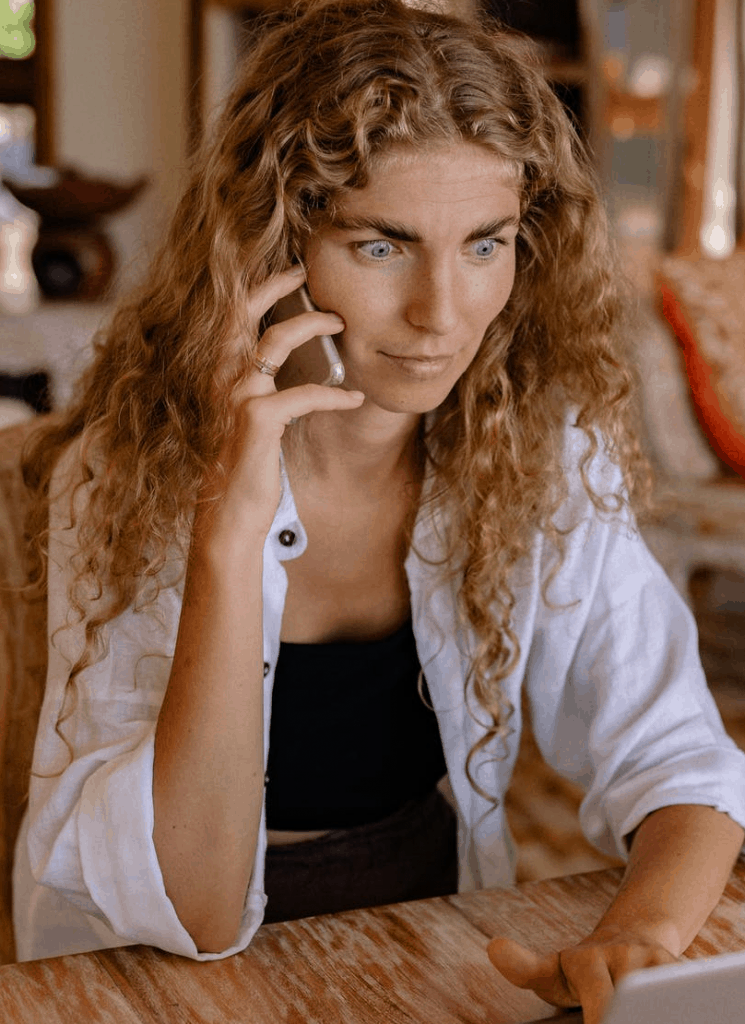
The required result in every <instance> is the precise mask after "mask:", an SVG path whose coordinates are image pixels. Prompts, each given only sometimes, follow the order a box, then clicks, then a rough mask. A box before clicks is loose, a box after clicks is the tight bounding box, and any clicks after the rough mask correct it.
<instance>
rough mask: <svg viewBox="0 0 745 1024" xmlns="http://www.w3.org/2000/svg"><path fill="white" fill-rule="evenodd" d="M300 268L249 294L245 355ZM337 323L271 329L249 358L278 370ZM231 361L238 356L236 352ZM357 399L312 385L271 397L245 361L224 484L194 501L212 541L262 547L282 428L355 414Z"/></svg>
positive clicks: (273, 500) (269, 387)
mask: <svg viewBox="0 0 745 1024" xmlns="http://www.w3.org/2000/svg"><path fill="white" fill-rule="evenodd" d="M303 280H304V273H303V270H302V268H299V269H295V268H293V269H292V270H288V271H285V272H284V273H281V274H278V275H276V276H275V277H273V278H271V279H270V280H268V281H266V282H264V283H263V284H262V285H260V286H259V287H257V288H256V289H255V290H254V291H253V293H252V294H251V296H250V298H249V306H248V310H247V316H246V322H247V325H248V326H247V331H248V336H247V335H246V334H242V335H241V336H240V337H239V338H238V339H237V345H239V346H248V347H251V348H252V347H253V345H252V341H253V339H252V337H251V333H253V332H255V333H258V325H259V324H260V323H261V319H262V317H263V316H265V314H266V313H267V312H268V311H269V310H270V309H271V308H272V306H273V305H274V304H275V302H277V301H278V300H279V299H280V298H282V297H283V296H285V295H289V294H290V292H293V291H295V290H296V289H297V288H299V287H300V285H301V284H302V283H303ZM343 329H344V321H343V320H342V319H341V317H339V316H337V314H336V313H322V312H318V311H315V312H310V313H301V314H300V315H299V316H295V317H292V318H291V319H289V320H284V321H282V322H281V323H277V324H272V325H271V326H270V327H269V328H268V329H267V330H266V332H265V333H264V334H263V336H262V337H261V338H260V339H259V342H258V345H257V346H256V349H255V354H256V355H257V356H259V357H261V358H262V359H264V360H267V361H268V362H269V363H273V364H274V365H275V366H277V367H280V366H281V365H282V364H283V363H284V361H285V360H286V359H287V357H288V356H289V354H290V353H291V352H292V350H293V349H295V348H298V347H299V346H300V345H302V344H304V343H305V342H306V341H309V340H310V339H311V338H313V337H315V336H316V335H319V334H337V333H338V332H339V331H342V330H343ZM236 354H237V355H242V354H243V353H239V352H236ZM364 397H365V396H364V395H363V394H362V392H360V391H344V390H342V389H341V388H334V387H325V386H322V385H319V384H303V385H301V386H299V387H293V388H288V389H287V390H285V391H277V388H276V387H275V384H274V377H273V376H271V375H270V374H268V373H265V372H262V371H261V370H260V369H259V368H258V367H257V366H256V364H255V363H254V361H253V359H252V360H251V370H250V372H249V373H248V375H247V376H246V378H245V379H244V381H243V382H242V383H241V384H240V385H239V386H238V388H237V390H236V391H235V392H234V394H233V397H232V401H233V403H234V413H235V430H234V431H233V432H232V435H231V436H230V437H226V438H225V444H224V446H223V449H222V451H221V453H220V462H221V464H222V465H223V466H224V467H225V469H226V473H227V484H226V485H225V484H222V485H219V484H218V481H217V480H214V481H211V482H208V483H207V484H206V485H205V487H204V488H203V490H202V493H201V495H200V504H199V513H198V515H199V516H200V518H201V521H202V522H204V520H205V519H206V521H207V522H208V524H209V527H208V532H209V534H210V537H211V538H212V539H216V538H217V537H218V536H220V537H222V536H226V535H229V536H232V537H235V536H238V537H241V538H242V539H243V540H244V541H245V538H246V536H247V534H248V535H249V536H250V535H251V534H254V535H255V536H257V538H258V537H259V536H260V538H261V541H262V543H263V539H264V537H265V536H266V534H267V533H268V531H269V529H270V527H271V524H272V521H273V519H274V515H275V512H276V510H277V505H278V503H279V498H280V472H279V455H280V445H281V441H282V435H283V434H284V430H285V427H286V426H287V425H288V424H289V423H290V422H291V421H292V420H295V419H298V418H299V417H301V416H306V415H307V414H308V413H311V412H329V411H333V410H345V409H356V408H358V407H359V406H360V405H361V404H362V402H363V401H364Z"/></svg>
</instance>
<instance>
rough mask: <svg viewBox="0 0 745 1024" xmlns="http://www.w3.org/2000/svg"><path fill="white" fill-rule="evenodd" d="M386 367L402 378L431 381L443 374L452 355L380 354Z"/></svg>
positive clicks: (448, 365) (449, 363)
mask: <svg viewBox="0 0 745 1024" xmlns="http://www.w3.org/2000/svg"><path fill="white" fill-rule="evenodd" d="M380 354H381V355H382V356H383V358H384V359H385V361H386V362H387V363H388V365H389V366H390V367H392V368H394V369H395V370H397V371H398V372H399V373H401V374H403V375H404V376H406V377H408V378H410V379H414V380H431V379H433V378H435V377H439V376H440V374H442V373H445V372H446V371H447V370H448V369H449V367H450V365H451V363H452V361H453V356H452V355H446V356H430V355H422V354H417V355H410V354H409V353H407V354H406V355H405V356H397V355H392V354H391V353H390V352H381V353H380Z"/></svg>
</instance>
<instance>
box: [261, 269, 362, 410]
mask: <svg viewBox="0 0 745 1024" xmlns="http://www.w3.org/2000/svg"><path fill="white" fill-rule="evenodd" d="M315 311H316V307H315V306H314V305H313V303H312V301H311V298H310V296H309V295H308V291H307V289H306V287H305V285H302V287H300V288H298V289H297V291H294V292H291V293H290V294H289V295H286V296H285V297H284V298H282V299H280V300H279V302H277V304H276V305H275V306H274V309H273V310H272V312H271V314H270V320H271V322H272V323H280V322H281V321H282V320H289V319H290V318H291V317H293V316H298V315H299V314H300V313H312V312H315ZM274 383H275V385H276V387H277V391H284V390H285V389H286V388H291V387H297V386H298V385H299V384H324V385H326V386H327V387H336V386H338V385H339V384H343V383H344V364H343V363H342V361H341V356H340V355H339V353H338V351H337V349H336V345H335V344H334V342H333V341H332V339H331V338H330V337H329V336H328V335H327V334H319V335H318V336H317V337H315V338H311V339H310V341H306V342H305V344H303V345H300V346H299V347H298V348H296V349H293V350H292V352H290V354H289V356H288V357H287V359H286V360H285V361H284V363H283V364H282V366H281V367H280V370H279V373H278V374H277V376H276V377H275V378H274Z"/></svg>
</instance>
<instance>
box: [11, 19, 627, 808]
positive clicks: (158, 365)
mask: <svg viewBox="0 0 745 1024" xmlns="http://www.w3.org/2000/svg"><path fill="white" fill-rule="evenodd" d="M461 141H463V142H471V143H476V144H478V145H482V146H485V147H487V148H488V149H489V150H491V151H492V152H494V153H496V154H499V155H500V156H501V157H502V158H504V159H505V160H506V161H508V162H509V163H510V164H511V165H512V166H514V167H515V168H516V170H517V171H518V180H519V188H520V197H521V213H522V218H521V224H520V230H519V234H518V237H517V243H516V245H517V250H516V261H517V270H516V278H515V285H514V289H513V292H512V295H511V297H510V299H509V301H508V303H507V305H506V307H505V309H504V310H503V311H502V312H501V313H500V315H499V316H498V317H497V319H496V320H495V321H494V322H493V323H492V324H491V325H490V327H489V329H488V330H487V332H486V335H485V338H484V342H483V344H482V346H481V348H480V350H479V352H478V355H477V356H476V358H475V360H474V361H473V363H472V365H471V366H470V367H469V368H468V370H467V371H466V372H465V373H464V374H463V376H462V377H461V379H460V380H459V381H458V383H457V385H456V386H455V388H454V389H453V391H452V392H451V394H450V395H449V396H448V398H447V399H446V400H445V402H444V403H443V404H442V406H441V407H440V408H439V410H438V411H437V413H436V415H435V416H434V417H433V419H432V422H431V425H430V426H429V428H428V430H427V432H426V434H425V435H424V436H423V439H422V445H423V458H425V459H426V460H427V462H428V466H429V470H430V472H431V475H432V477H433V479H434V481H435V489H434V500H437V501H445V500H448V501H450V500H452V508H453V509H454V510H457V511H456V513H455V514H454V516H453V518H452V521H451V525H450V532H449V534H448V537H447V538H446V540H447V556H448V557H447V560H446V562H445V563H444V565H443V568H444V569H446V570H447V571H449V572H453V573H457V574H458V576H459V578H460V579H461V583H460V589H459V593H460V605H461V613H462V615H463V616H464V618H465V619H466V620H468V621H469V622H470V623H471V624H472V626H473V628H474V629H475V631H476V633H477V635H478V637H479V640H480V643H479V647H478V650H477V652H476V655H475V658H474V661H473V664H472V668H471V672H470V675H469V678H468V680H467V681H466V691H467V692H466V694H465V698H466V700H467V702H468V703H469V704H470V698H472V697H473V698H475V699H476V701H477V702H478V704H479V705H480V706H481V708H483V709H484V710H485V711H486V713H487V715H488V716H489V720H490V722H491V725H490V726H489V728H488V729H487V730H486V733H485V735H484V736H483V737H482V738H481V739H480V740H479V742H478V743H477V744H476V745H475V746H474V747H473V748H472V750H471V751H470V752H469V755H468V761H467V764H466V770H467V772H468V775H469V779H470V780H471V784H472V785H473V786H474V787H475V788H476V789H477V790H479V792H483V791H482V790H481V788H480V787H479V786H478V784H477V783H476V781H475V779H474V777H473V774H472V772H471V763H472V760H473V757H474V756H475V754H476V753H477V752H478V751H479V750H480V749H483V748H484V747H486V746H487V745H488V744H490V743H491V742H492V740H493V739H494V737H495V736H500V737H502V738H503V737H504V736H505V735H506V734H507V732H509V731H510V727H509V725H508V719H509V715H510V711H511V709H510V708H509V707H505V706H504V701H503V697H502V688H501V682H502V680H503V679H504V678H505V677H506V675H507V674H508V673H509V672H510V670H511V668H512V667H513V666H514V664H515V663H516V660H517V658H518V654H519V651H518V643H517V638H516V636H515V634H514V631H513V629H512V627H511V613H512V609H513V604H514V596H513V593H512V590H511V586H510V580H511V574H512V571H513V569H514V567H515V565H516V563H517V562H518V561H519V560H520V558H521V557H523V556H524V555H525V554H526V552H527V551H528V549H529V546H530V544H531V538H532V537H533V536H534V535H535V531H536V530H542V531H544V532H545V533H546V534H547V535H548V536H549V537H551V538H552V539H553V541H554V542H555V543H556V545H557V549H558V551H559V556H560V554H561V550H562V536H561V534H560V532H559V531H558V530H557V529H556V528H555V527H554V526H553V524H552V521H553V517H554V514H555V513H556V511H557V510H558V508H559V507H560V505H561V503H562V501H563V500H564V499H565V497H566V493H567V483H566V479H565V472H564V468H563V465H562V454H561V453H562V439H563V435H564V432H565V424H566V415H567V408H568V407H570V406H571V407H572V408H573V409H575V410H576V424H577V426H578V427H579V428H580V429H581V430H583V431H584V432H585V434H586V435H587V438H588V442H589V445H588V450H587V454H586V456H585V459H584V460H583V463H582V474H583V481H584V484H585V487H586V489H587V491H588V493H589V494H590V497H591V498H592V500H593V502H594V503H595V504H596V506H598V507H605V504H604V503H605V501H606V496H602V495H597V494H595V493H593V492H592V489H591V487H590V484H589V482H588V479H587V475H586V474H585V467H586V465H587V464H588V460H589V459H590V458H591V457H592V455H593V454H594V453H595V452H596V451H597V448H598V445H599V444H604V445H605V447H606V448H607V449H608V450H609V451H610V453H611V455H612V456H613V458H615V459H616V460H617V462H618V463H619V465H620V467H621V469H622V471H623V475H624V480H625V490H624V493H623V494H619V495H616V496H615V499H616V502H617V504H618V503H622V502H624V501H627V500H628V498H629V496H631V495H633V494H635V493H638V492H639V490H640V487H639V484H640V481H641V480H642V477H643V474H642V472H641V467H642V459H641V456H640V452H639V447H638V445H637V443H636V441H635V440H634V437H633V433H632V431H631V429H630V416H629V407H630V399H631V395H632V386H631V385H632V377H631V372H630V369H629V367H628V366H627V363H626V360H625V358H624V356H623V352H622V348H621V342H620V341H619V338H620V332H619V326H620V324H621V322H622V310H623V302H622V296H621V294H620V288H619V274H618V270H617V268H616V266H615V263H614V258H613V255H612V250H611V246H610V243H609V238H608V230H607V224H606V218H605V214H604V210H603V206H602V203H601V200H600V198H599V194H598V188H597V185H596V182H595V179H594V174H593V170H592V165H591V162H590V160H589V158H588V156H587V154H586V152H585V150H584V147H583V145H582V144H581V142H580V140H579V139H578V136H577V133H576V131H575V129H574V127H573V125H572V123H571V122H570V119H569V118H568V116H567V114H566V113H565V111H564V109H563V107H562V105H561V103H560V102H559V100H558V99H557V98H556V96H555V95H554V93H553V91H552V90H551V88H550V87H549V85H548V84H547V83H546V81H545V78H544V75H543V73H542V70H541V68H540V66H539V64H538V61H537V60H536V58H535V56H534V55H533V52H532V50H531V48H530V47H529V45H528V44H527V43H526V41H525V40H524V39H523V38H522V37H519V36H517V35H515V34H512V33H508V32H506V31H503V30H499V29H498V28H496V27H495V26H494V25H490V26H488V27H487V26H484V27H479V26H477V25H473V24H465V23H463V22H461V21H459V20H457V19H453V18H451V17H448V16H446V15H444V14H442V13H438V12H436V11H433V10H423V9H415V8H412V7H409V6H406V5H404V4H403V3H401V2H399V0H372V2H370V0H364V2H360V0H330V2H324V0H320V2H318V0H311V2H308V3H305V2H301V3H299V4H297V5H296V6H295V7H293V8H292V9H291V10H289V11H284V12H282V13H280V14H277V15H275V16H274V17H273V18H271V19H269V22H268V24H266V25H265V26H264V27H263V30H262V32H261V33H259V34H257V36H256V37H255V39H254V42H253V46H252V50H251V53H250V58H249V59H248V60H247V62H246V63H245V66H244V67H243V68H242V70H241V72H240V74H239V77H238V80H237V82H236V84H235V86H234V88H233V90H232V92H231V94H230V96H229V97H228V99H227V102H226V104H225V106H224V110H223V112H222V114H221V116H220V118H219V119H218V120H217V121H216V123H215V124H214V127H213V129H212V131H211V133H210V135H209V138H208V139H206V140H205V142H204V143H203V145H202V148H201V150H200V151H199V152H198V153H197V155H196V157H195V159H194V161H193V167H192V171H191V177H190V181H189V184H188V187H187V188H186V190H185V194H184V196H183V198H182V200H181V203H180V205H179V207H178V209H177V211H176V214H175V217H174V219H173V222H172V226H171V229H170V232H169V234H168V236H167V238H166V239H165V241H164V243H163V245H162V247H161V248H160V251H159V252H158V253H157V255H156V257H155V260H154V262H153V265H152V267H151V270H150V273H149V274H148V276H147V278H146V280H145V283H144V284H143V285H142V286H141V287H140V288H139V290H138V291H136V292H135V293H134V294H132V295H131V296H130V297H129V298H128V299H127V300H126V301H124V302H123V303H122V304H121V305H120V306H119V308H118V310H117V311H116V313H115V315H114V317H113V319H112V322H111V324H110V326H109V328H108V330H107V331H106V332H105V333H103V335H102V336H101V337H100V338H99V339H98V341H97V356H96V359H95V361H94V363H93V364H92V366H91V368H90V370H89V371H88V373H87V375H86V376H85V378H84V382H83V386H82V387H81V389H80V391H79V394H80V398H79V400H78V401H77V403H76V404H75V405H74V406H73V407H72V408H71V409H70V410H69V411H68V413H67V414H66V416H65V418H64V420H63V421H62V422H61V423H60V424H58V425H56V426H54V427H52V428H50V429H48V430H47V431H46V432H45V433H44V434H43V436H42V437H41V439H40V440H39V441H38V442H37V443H36V445H35V447H34V449H33V451H32V452H31V453H30V456H29V458H28V459H27V463H26V470H27V480H28V481H29V483H30V484H31V485H32V486H33V488H34V490H35V491H36V493H37V495H38V496H39V497H42V496H45V495H48V490H49V484H50V479H51V474H52V470H53V467H54V464H55V462H56V461H57V459H58V457H59V455H60V452H61V451H62V450H63V448H64V447H65V446H66V445H68V444H69V442H70V441H71V440H72V439H73V438H76V437H79V436H81V437H82V440H83V447H82V451H83V462H84V474H83V475H84V478H85V479H86V480H87V481H88V483H89V486H90V487H91V494H90V500H89V502H88V504H87V507H86V510H85V512H84V514H83V515H81V516H80V517H79V518H80V522H79V523H78V524H77V526H78V530H79V542H80V562H79V563H78V578H77V583H76V585H75V587H74V588H73V591H74V592H73V594H71V601H72V604H73V606H74V607H76V608H78V610H79V612H80V613H81V616H85V615H86V606H85V600H84V595H85V594H90V593H91V590H90V585H91V584H93V586H94V592H95V588H98V591H99V593H100V592H101V591H102V589H103V585H104V582H105V583H106V585H107V587H108V589H109V590H110V593H111V595H112V596H111V600H110V602H109V603H108V605H107V606H106V608H105V609H104V610H103V611H99V612H97V613H96V614H95V615H93V614H92V613H90V614H88V617H87V619H86V631H87V646H86V650H85V652H84V653H83V655H82V657H81V658H80V659H79V661H78V662H77V663H76V664H75V665H74V666H72V667H71V671H70V679H71V680H73V679H74V678H75V675H76V674H77V673H78V672H80V671H81V669H82V668H84V667H85V666H86V665H87V664H90V663H91V661H92V660H93V659H95V658H96V657H97V656H99V654H100V638H101V632H102V627H103V626H104V625H105V623H106V622H108V621H110V620H111V619H112V618H113V617H114V616H115V615H117V614H118V613H119V612H121V611H122V610H124V609H125V608H126V607H128V606H129V605H131V604H132V603H133V602H135V601H140V600H142V595H143V593H147V595H148V597H147V599H148V600H152V598H153V597H154V595H155V592H156V591H157V578H158V574H159V573H160V572H161V570H162V569H163V566H164V564H165V561H166V558H167V553H168V549H169V545H170V544H172V540H173V538H174V537H184V538H188V535H189V517H190V514H191V510H192V509H193V505H194V500H195V496H196V494H197V493H198V492H199V490H200V486H201V485H202V483H203V482H204V481H205V479H206V478H207V475H208V474H211V473H213V472H214V469H215V465H216V461H217V457H218V452H219V450H220V448H221V444H222V441H223V439H224V437H225V436H226V432H229V431H230V430H231V429H232V427H233V419H232V415H233V414H232V413H231V405H230V402H228V401H226V400H225V395H226V393H229V392H230V389H231V388H233V387H236V386H237V384H238V383H239V381H240V379H241V376H242V374H243V373H244V372H245V370H246V366H247V365H248V361H249V359H250V356H251V353H252V350H253V346H254V345H255V343H256V338H257V336H258V328H259V325H258V324H256V325H249V327H248V328H247V327H246V324H245V322H244V318H245V314H244V311H245V309H246V308H247V296H248V293H249V292H250V291H251V290H252V289H253V288H254V287H255V286H256V285H257V284H258V283H260V282H262V281H264V280H266V279H267V278H268V277H270V276H271V275H273V274H276V273H278V272H280V271H282V270H284V269H285V268H286V267H287V266H288V265H289V263H290V262H291V258H292V256H293V254H294V253H295V252H296V251H302V249H303V246H304V244H305V241H306V240H307V239H308V237H309V235H310V233H311V231H312V230H313V227H314V226H315V225H317V224H318V223H319V222H322V221H323V219H324V217H326V216H328V215H329V213H330V211H331V209H332V207H333V204H334V201H335V200H337V199H338V198H339V197H340V196H343V195H344V194H345V193H346V192H347V191H349V190H351V189H357V188H362V187H364V186H365V184H366V183H367V181H368V177H369V173H370V168H371V167H372V166H373V163H374V160H375V158H376V156H377V155H379V154H383V153H385V152H386V151H387V150H388V149H389V148H390V147H391V146H393V145H401V144H404V145H410V146H421V145H426V144H429V143H442V142H449V143H454V142H455V143H457V142H461ZM240 333H243V334H244V335H246V337H247V342H246V345H245V346H244V352H243V357H242V360H239V362H238V363H237V362H236V359H235V357H234V356H233V357H228V355H227V353H228V352H229V351H234V350H235V346H231V344H230V341H231V339H233V338H235V337H236V336H237V335H238V334H240ZM94 450H95V451H96V452H99V453H103V465H102V466H99V467H97V468H96V469H95V470H94V466H93V462H92V456H91V455H90V454H86V453H90V452H93V451H94ZM34 515H35V517H36V518H35V521H34V522H33V523H32V524H31V526H32V533H33V535H34V536H35V537H36V538H37V545H38V547H37V553H39V554H43V546H44V538H45V528H46V524H45V522H44V520H43V518H42V517H43V516H44V505H43V503H42V502H41V501H39V502H37V503H36V511H35V513H34ZM185 543H188V541H185ZM185 553H186V552H184V554H185ZM39 573H40V576H43V559H42V558H40V560H39ZM153 581H156V590H153V588H152V586H148V584H152V583H153Z"/></svg>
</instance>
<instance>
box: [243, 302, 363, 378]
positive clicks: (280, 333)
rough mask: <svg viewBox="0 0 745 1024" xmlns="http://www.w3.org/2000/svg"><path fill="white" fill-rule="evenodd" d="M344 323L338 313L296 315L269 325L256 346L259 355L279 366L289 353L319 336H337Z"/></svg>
mask: <svg viewBox="0 0 745 1024" xmlns="http://www.w3.org/2000/svg"><path fill="white" fill-rule="evenodd" d="M344 326H345V325H344V321H343V320H342V318H341V317H340V316H339V314H338V313H322V312H320V310H313V312H309V313H298V315H297V316H293V317H291V318H290V319H289V320H283V321H282V322H281V323H278V324H271V326H270V327H268V328H267V330H266V331H264V333H263V335H262V336H261V339H260V341H259V344H258V346H257V347H258V350H259V351H260V354H261V355H262V356H263V357H264V358H266V359H271V361H272V362H273V363H276V364H277V365H279V366H281V365H282V363H283V362H284V361H285V359H286V358H287V357H288V355H289V354H290V352H292V350H293V349H294V348H298V347H299V346H300V345H304V344H305V342H306V341H310V339H311V338H315V337H316V336H317V335H319V334H338V333H339V332H340V331H343V330H344Z"/></svg>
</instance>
